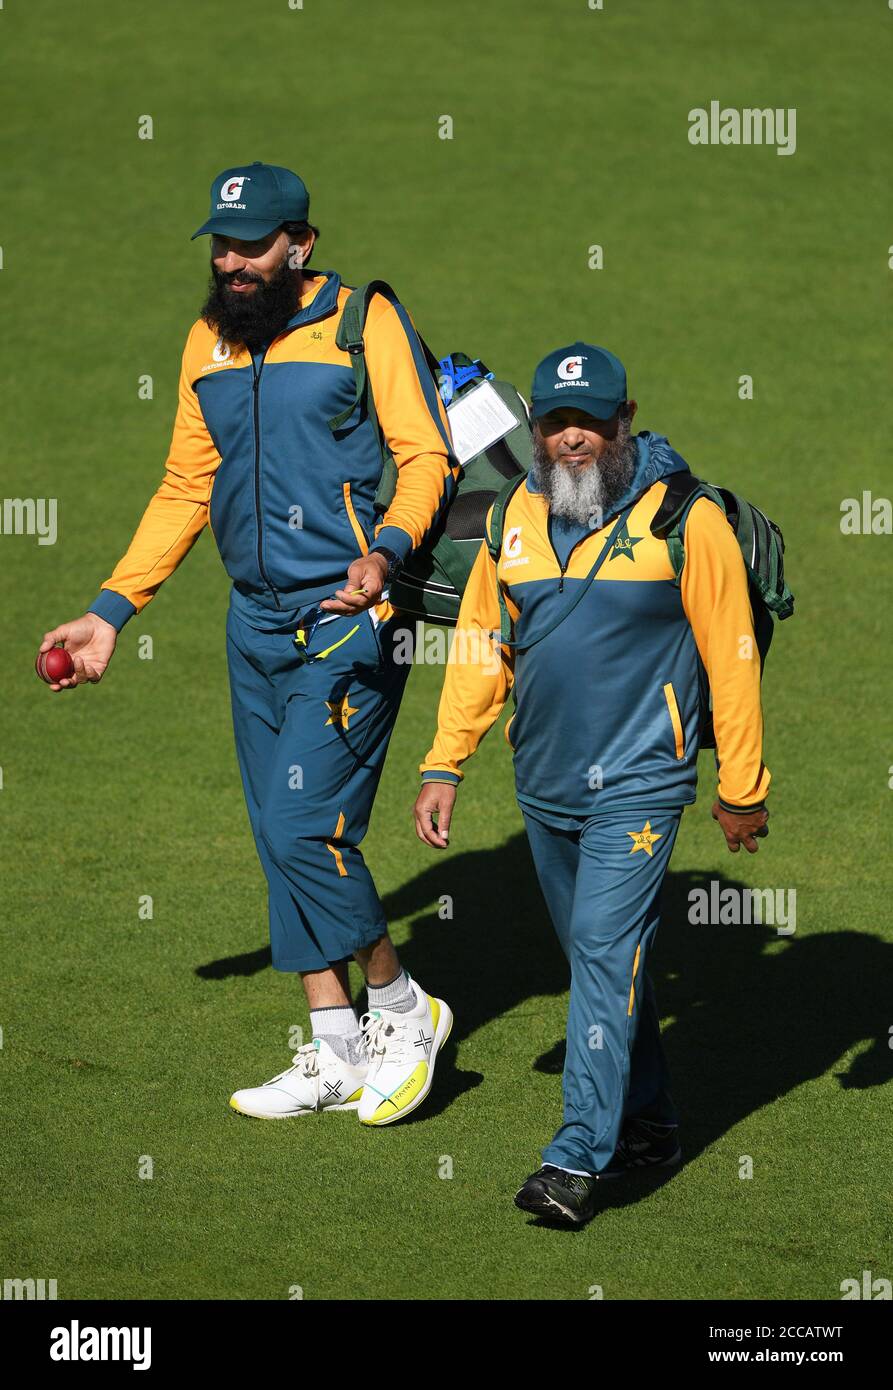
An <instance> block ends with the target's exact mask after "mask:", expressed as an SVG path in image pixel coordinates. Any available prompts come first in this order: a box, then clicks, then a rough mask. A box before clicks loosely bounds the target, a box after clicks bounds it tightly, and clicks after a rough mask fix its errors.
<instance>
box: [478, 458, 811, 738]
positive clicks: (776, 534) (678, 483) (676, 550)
mask: <svg viewBox="0 0 893 1390" xmlns="http://www.w3.org/2000/svg"><path fill="white" fill-rule="evenodd" d="M666 484H667V487H666V492H665V494H664V497H663V500H662V502H661V504H660V506H659V507H658V509H657V511H656V513H655V515H654V519H653V521H652V523H651V533H652V535H654V536H657V537H659V538H660V539H663V540H665V541H666V543H667V549H668V551H669V555H670V563H671V565H672V566H673V573H674V575H675V581H674V582H675V583H676V585H677V586H678V584H679V582H680V576H681V574H682V566H683V565H684V563H685V543H684V530H683V528H684V524H685V518H686V517H687V515H688V512H689V510H690V508H691V507H692V505H693V504H694V503H695V502H696V501H697V499H698V498H699V497H709V498H710V500H711V502H713V503H715V504H716V506H717V507H719V508H720V509H721V510H722V512H723V514H724V515H725V517H726V519H727V521H728V523H729V525H730V526H731V528H732V530H733V531H734V533H735V539H736V540H737V542H738V545H739V547H740V549H741V555H742V558H743V560H744V568H745V569H746V571H747V580H748V593H749V597H750V607H751V611H752V613H753V627H754V637H755V639H756V644H757V650H758V651H759V654H760V676H761V678H762V674H763V665H764V663H765V660H766V654H767V652H768V651H769V646H770V643H771V642H772V635H773V632H774V625H773V622H772V615H773V613H774V614H775V616H776V617H777V618H778V620H779V621H780V622H781V621H783V620H784V619H785V618H789V617H790V616H791V614H792V613H793V611H794V595H793V594H792V593H791V591H790V589H789V588H788V586H787V584H786V582H785V577H784V536H783V535H782V533H781V530H780V528H779V527H778V526H776V524H775V522H774V521H770V520H769V518H768V517H767V516H766V514H765V513H764V512H761V511H760V509H759V507H755V506H754V505H753V503H752V502H748V501H747V500H746V499H745V498H743V497H739V496H738V495H737V494H736V493H734V492H730V491H729V490H728V488H722V487H716V486H714V484H712V483H704V482H702V481H701V479H700V478H696V477H695V476H694V475H693V474H692V473H671V474H670V476H669V477H668V478H667V479H666ZM517 486H518V480H516V481H513V482H511V483H507V484H506V486H505V487H504V488H503V490H502V492H501V493H500V494H499V496H498V498H497V499H496V502H495V503H494V506H493V516H492V518H491V522H490V536H489V539H488V542H487V544H488V547H489V550H490V555H491V557H492V559H493V561H494V563H496V562H497V561H498V559H499V552H500V550H501V548H502V535H503V528H504V523H505V511H506V507H507V505H508V503H509V500H510V499H511V497H512V495H513V494H514V492H515V490H516V488H517ZM615 529H616V527H615ZM608 548H609V547H607V546H606V547H605V548H604V550H603V552H602V556H601V558H602V559H603V558H604V555H605V553H606V552H607V550H608ZM594 577H595V571H593V572H592V573H591V574H590V575H589V576H587V578H588V580H589V581H591V580H592V579H593V578H594ZM585 583H586V581H584V584H585ZM496 587H497V590H498V593H499V611H500V618H501V622H500V640H501V641H502V642H503V643H505V642H506V641H508V639H509V638H510V637H511V629H512V622H511V615H510V614H509V611H508V608H507V607H506V603H505V598H504V596H503V593H502V586H501V585H500V584H499V583H498V582H497V585H496ZM580 597H582V592H580V593H578V595H577V599H579V598H580ZM575 606H576V600H574V602H572V603H571V604H570V605H569V607H568V608H567V609H566V610H565V612H564V613H562V614H561V616H560V617H559V618H557V619H556V621H555V622H554V623H552V624H551V625H550V626H549V627H548V628H547V629H546V630H545V631H543V632H541V633H538V634H537V636H536V637H535V638H534V642H539V641H541V640H542V638H543V637H546V636H548V635H549V633H551V632H553V631H554V629H555V628H556V627H558V625H559V623H561V622H563V620H564V618H565V617H567V615H568V613H569V612H570V611H571V608H573V607H575ZM509 645H514V644H512V643H510V644H509ZM531 645H533V643H531ZM698 680H699V685H700V695H701V730H700V746H701V747H702V748H715V747H716V736H715V734H714V731H713V714H712V711H711V705H710V684H709V681H708V679H707V672H706V670H705V669H704V665H703V662H702V661H701V659H700V657H698Z"/></svg>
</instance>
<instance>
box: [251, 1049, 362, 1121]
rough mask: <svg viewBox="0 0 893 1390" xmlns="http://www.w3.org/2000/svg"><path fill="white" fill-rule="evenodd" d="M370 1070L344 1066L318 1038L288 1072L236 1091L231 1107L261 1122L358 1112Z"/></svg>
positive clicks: (297, 1058)
mask: <svg viewBox="0 0 893 1390" xmlns="http://www.w3.org/2000/svg"><path fill="white" fill-rule="evenodd" d="M368 1070H369V1068H368V1065H367V1064H366V1063H365V1062H364V1063H363V1064H362V1065H360V1066H359V1067H352V1066H351V1065H350V1063H349V1062H342V1060H341V1058H340V1057H339V1056H338V1055H337V1053H335V1052H333V1051H332V1049H331V1048H330V1047H329V1044H328V1043H327V1042H325V1041H324V1040H323V1039H322V1038H314V1039H313V1042H310V1043H306V1044H305V1046H304V1047H299V1048H298V1050H297V1052H296V1053H295V1055H294V1058H293V1063H292V1065H291V1066H290V1067H289V1068H288V1069H287V1070H286V1071H282V1072H280V1073H279V1075H278V1076H274V1077H273V1079H272V1080H271V1081H265V1082H264V1084H263V1086H249V1087H248V1088H247V1089H246V1090H244V1091H236V1093H235V1095H234V1096H233V1097H232V1098H231V1100H230V1105H231V1106H232V1108H233V1110H238V1112H239V1114H240V1115H254V1116H256V1117H257V1118H258V1119H259V1120H285V1119H288V1118H289V1117H290V1116H292V1115H311V1114H313V1112H314V1111H316V1110H356V1109H357V1108H358V1106H359V1103H360V1097H361V1095H362V1091H363V1083H364V1081H365V1080H366V1076H367V1074H368Z"/></svg>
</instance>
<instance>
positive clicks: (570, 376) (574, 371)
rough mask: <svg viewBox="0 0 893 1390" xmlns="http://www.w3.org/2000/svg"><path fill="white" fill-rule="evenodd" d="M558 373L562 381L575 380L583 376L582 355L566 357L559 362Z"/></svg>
mask: <svg viewBox="0 0 893 1390" xmlns="http://www.w3.org/2000/svg"><path fill="white" fill-rule="evenodd" d="M558 375H559V376H560V377H561V379H562V381H574V380H575V379H576V378H577V377H578V376H582V375H583V359H582V357H565V359H564V361H563V362H559V363H558Z"/></svg>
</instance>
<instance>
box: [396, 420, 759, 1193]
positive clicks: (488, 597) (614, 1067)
mask: <svg viewBox="0 0 893 1390" xmlns="http://www.w3.org/2000/svg"><path fill="white" fill-rule="evenodd" d="M637 454H638V459H637V466H636V472H635V476H634V479H633V482H632V484H631V486H630V488H629V490H628V492H627V494H626V496H625V497H624V498H622V499H621V500H620V502H619V503H618V505H617V507H616V508H615V509H614V510H613V513H612V515H610V516H608V517H606V518H604V524H603V525H602V526H600V527H599V528H598V529H596V530H592V529H590V528H588V527H586V526H574V525H563V524H560V523H557V522H556V521H555V519H554V518H553V517H552V516H551V514H550V512H549V508H548V504H547V503H546V501H545V499H544V498H543V496H542V495H541V493H539V491H538V490H537V488H536V486H535V484H534V480H533V478H532V477H528V479H527V480H526V483H525V484H524V485H522V486H521V487H519V488H518V490H517V491H516V492H515V493H514V495H513V496H512V498H511V500H510V502H509V504H508V507H507V509H506V513H505V517H504V529H503V544H502V551H501V554H500V556H499V561H498V564H497V565H495V566H494V563H493V560H492V559H491V557H490V554H489V551H488V549H487V546H486V545H483V546H482V547H481V550H480V552H479V554H478V557H477V560H476V562H475V565H474V568H473V571H472V574H471V578H470V582H469V584H468V588H467V589H466V592H465V596H464V598H463V602H462V606H461V610H460V613H459V619H458V624H457V631H456V638H455V641H454V645H453V647H452V649H451V655H450V660H449V663H448V665H447V673H446V679H445V682H444V687H443V692H442V695H441V700H440V707H439V713H438V727H437V734H436V738H435V740H434V745H433V747H432V748H431V750H430V751H429V753H428V755H427V757H426V759H425V761H424V762H423V763H422V765H421V771H422V777H423V780H426V781H430V780H433V781H449V782H453V783H457V782H458V781H459V780H460V779H461V778H462V776H463V772H462V770H461V769H462V764H463V763H464V762H465V760H466V759H467V758H469V757H470V756H471V754H472V753H473V752H474V750H475V748H476V747H477V745H478V743H479V742H480V740H481V738H483V736H484V735H485V733H486V732H487V730H488V729H489V728H490V727H491V726H492V724H493V723H494V722H495V721H496V719H497V718H498V716H499V713H500V711H501V709H502V707H503V705H504V704H505V701H506V700H507V698H508V695H509V693H510V691H511V692H512V693H513V695H514V698H515V702H516V709H515V713H514V714H513V715H512V718H511V719H510V720H509V722H508V724H507V725H506V738H507V740H508V741H509V743H510V746H511V747H512V749H513V754H514V767H515V779H516V787H517V795H518V800H519V802H520V805H521V809H522V813H523V815H524V819H525V824H526V827H527V832H528V837H529V839H530V842H531V848H532V852H533V856H534V860H535V863H536V867H537V873H538V876H539V879H540V883H541V886H542V889H543V893H544V896H545V898H546V902H547V905H548V907H549V910H550V914H551V916H552V918H553V921H554V923H555V927H556V930H557V932H558V935H559V938H560V940H561V943H562V946H563V947H564V950H565V952H566V954H567V956H568V958H569V961H570V964H571V999H570V1008H569V1014H568V1047H567V1063H566V1067H565V1074H564V1097H565V1116H564V1123H563V1124H562V1126H561V1128H560V1129H559V1131H558V1133H557V1134H556V1136H555V1139H554V1141H553V1142H552V1144H551V1145H550V1146H549V1147H548V1148H547V1149H546V1150H544V1155H543V1156H544V1159H545V1161H546V1162H551V1163H556V1164H558V1165H560V1166H562V1167H565V1168H571V1169H576V1170H580V1171H587V1172H598V1171H600V1169H602V1168H603V1167H605V1165H606V1164H607V1163H608V1162H609V1160H610V1158H611V1156H612V1154H613V1152H614V1149H615V1147H616V1144H617V1140H618V1138H619V1136H620V1133H621V1127H622V1123H623V1120H624V1118H625V1117H631V1116H643V1117H647V1118H651V1119H654V1120H657V1121H663V1122H666V1123H675V1110H674V1108H673V1103H672V1099H671V1097H670V1095H669V1091H668V1088H667V1075H666V1066H665V1062H664V1058H663V1052H662V1049H661V1044H660V1033H659V1027H658V1017H657V1013H656V1009H655V1005H654V997H653V991H652V988H651V982H650V978H649V977H648V976H647V972H646V969H645V964H646V958H647V952H648V949H649V947H650V944H651V940H652V939H653V936H654V932H655V931H656V928H657V925H658V918H659V906H658V904H659V894H660V887H661V883H662V880H663V875H664V873H665V871H666V868H667V864H668V862H669V857H670V852H671V850H672V846H673V842H674V840H675V836H676V831H677V829H678V824H679V818H680V815H681V811H682V808H683V806H684V805H686V804H687V803H689V802H692V801H693V800H694V799H695V790H696V780H697V754H698V728H699V718H700V700H699V679H698V661H697V658H698V654H700V657H701V660H702V661H703V663H704V666H705V668H706V671H707V674H708V676H709V680H710V687H711V690H712V695H713V722H714V728H715V732H716V743H717V759H718V763H719V798H720V801H721V802H722V803H723V804H724V805H725V806H726V807H728V808H729V809H737V810H745V809H752V808H755V807H758V806H761V805H762V803H763V798H764V797H765V795H766V792H767V789H768V786H769V773H768V771H767V769H766V767H765V766H764V764H763V761H762V754H761V745H762V715H761V709H760V663H759V654H758V651H757V646H756V641H755V639H754V633H753V621H752V615H751V608H750V601H749V597H748V587H747V576H746V571H745V568H744V563H743V560H742V557H741V552H740V550H739V548H738V543H737V541H736V540H735V537H734V535H733V533H732V530H731V528H730V526H729V525H728V522H727V521H726V518H725V517H724V515H723V514H722V513H721V512H720V510H719V508H718V507H716V506H715V505H714V503H712V502H711V501H710V500H709V499H707V498H700V499H698V500H697V501H696V502H695V503H694V504H693V506H692V507H691V509H690V511H689V513H688V516H687V518H686V522H685V526H684V531H683V541H684V546H685V564H684V567H683V570H682V574H681V578H680V581H679V582H678V583H677V582H676V581H675V577H674V574H673V569H672V566H671V564H670V559H669V552H668V549H667V545H666V542H665V541H663V540H660V539H658V538H656V537H654V536H653V535H652V534H651V521H652V519H653V517H654V515H655V513H656V511H657V509H658V507H659V505H660V502H661V500H662V498H663V496H664V493H665V490H666V484H665V483H664V481H663V479H664V478H666V477H668V476H669V475H670V474H672V473H675V472H678V471H681V470H687V464H686V463H685V461H684V460H683V459H682V458H681V457H680V456H679V455H678V454H677V453H676V452H675V451H674V450H673V449H671V448H670V446H669V444H668V442H667V441H666V440H665V439H664V438H662V437H661V436H658V435H654V434H651V433H648V432H645V433H642V434H640V435H638V436H637ZM630 505H631V510H630V511H629V513H628V515H627V517H626V520H625V523H624V524H623V526H622V527H621V529H620V531H619V533H618V534H617V536H616V537H615V539H614V541H613V543H612V546H611V551H610V554H609V555H608V556H607V558H606V560H605V561H604V563H603V564H602V566H601V568H600V569H599V571H598V573H597V575H596V578H595V579H594V580H593V582H592V584H591V586H590V588H589V590H588V592H587V593H586V594H585V596H584V597H583V599H582V600H581V601H580V602H579V603H578V604H577V606H576V607H575V608H574V609H573V611H572V612H569V613H568V616H567V618H566V620H565V621H563V622H562V623H561V624H560V625H559V626H558V627H556V628H555V629H554V630H553V631H552V632H551V633H548V634H547V635H545V636H544V637H543V638H542V640H539V641H537V642H536V643H535V644H534V645H532V646H530V647H529V649H527V650H525V649H524V643H525V640H531V641H532V640H533V639H534V638H536V637H537V635H538V634H539V633H546V632H547V629H548V627H549V625H550V623H552V622H554V619H555V617H556V616H557V615H558V614H559V613H560V612H561V611H562V609H563V608H569V607H570V604H571V603H572V602H573V599H574V595H575V592H576V591H577V590H578V588H579V586H580V585H581V584H583V582H584V581H585V579H586V577H587V575H588V574H589V572H590V571H591V569H592V568H593V565H594V564H595V561H596V559H597V558H598V556H599V554H600V552H601V550H602V547H603V546H604V545H605V544H606V541H607V539H608V537H609V534H610V533H611V532H612V531H613V529H614V523H615V522H616V520H617V518H618V516H619V515H620V513H621V512H623V511H624V510H625V509H626V507H627V506H630ZM488 524H489V523H488ZM497 582H498V583H499V585H500V586H501V589H502V593H503V595H504V598H505V601H506V604H507V606H508V610H509V613H510V614H511V616H512V619H513V624H514V633H513V640H514V641H515V642H516V643H517V648H516V649H511V648H508V647H506V646H505V645H502V646H501V647H499V649H498V651H499V659H497V660H494V659H493V649H492V647H489V648H488V645H487V641H486V634H488V633H490V632H494V631H495V633H496V635H497V638H498V635H499V627H500V613H499V604H498V595H497V588H496V585H497ZM593 1029H597V1030H598V1031H597V1032H593ZM594 1037H597V1038H599V1039H600V1041H599V1045H598V1046H593V1044H592V1039H593V1038H594Z"/></svg>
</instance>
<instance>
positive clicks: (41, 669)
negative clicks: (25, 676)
mask: <svg viewBox="0 0 893 1390" xmlns="http://www.w3.org/2000/svg"><path fill="white" fill-rule="evenodd" d="M34 669H35V670H36V672H37V674H38V675H39V676H40V679H41V680H42V681H46V683H47V685H54V684H56V683H57V682H58V681H61V680H68V679H69V678H70V677H71V676H73V675H74V662H73V661H72V659H71V657H70V656H69V654H68V652H67V651H66V650H65V648H64V647H50V650H49V651H48V652H38V653H37V660H36V661H35V663H34Z"/></svg>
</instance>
